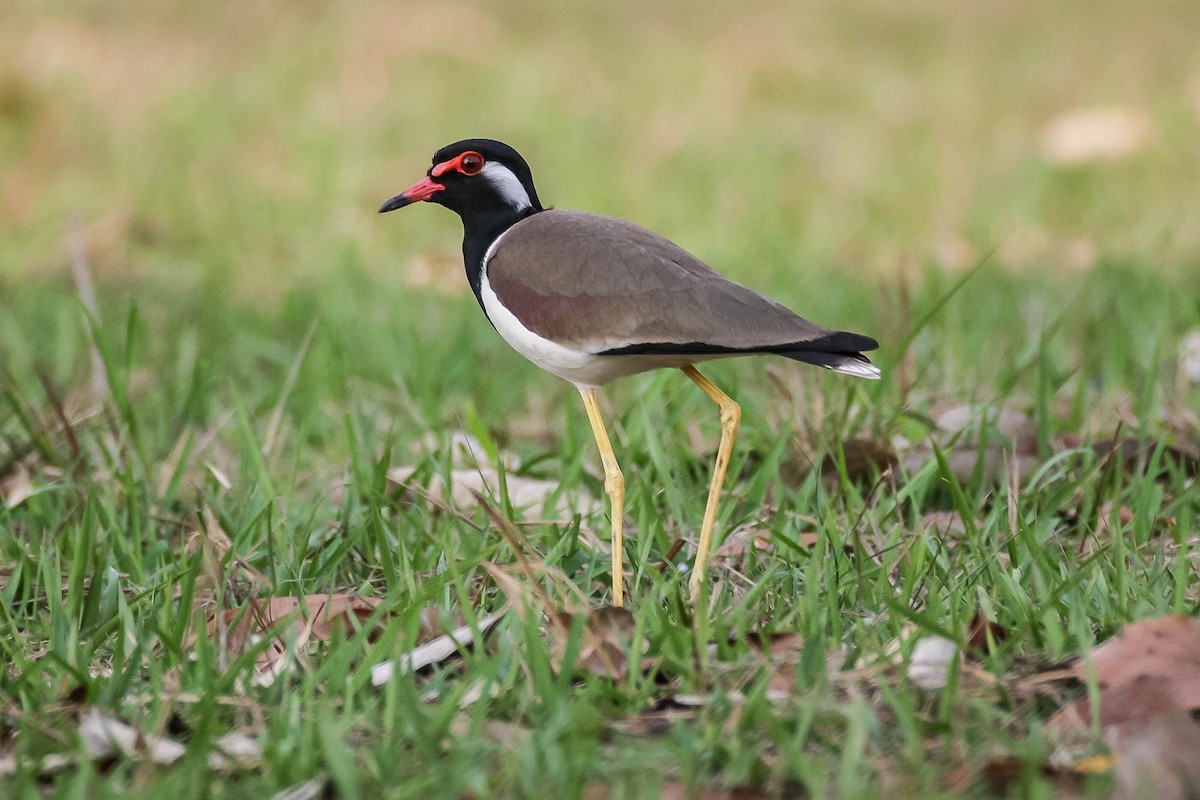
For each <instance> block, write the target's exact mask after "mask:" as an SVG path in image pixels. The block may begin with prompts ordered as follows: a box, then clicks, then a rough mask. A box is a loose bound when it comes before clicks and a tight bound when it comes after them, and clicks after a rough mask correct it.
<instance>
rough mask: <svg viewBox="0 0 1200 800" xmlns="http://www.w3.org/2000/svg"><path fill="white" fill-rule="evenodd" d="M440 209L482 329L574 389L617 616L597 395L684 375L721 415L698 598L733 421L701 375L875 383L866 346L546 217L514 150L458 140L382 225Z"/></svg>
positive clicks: (611, 473) (581, 225)
mask: <svg viewBox="0 0 1200 800" xmlns="http://www.w3.org/2000/svg"><path fill="white" fill-rule="evenodd" d="M420 202H427V203H435V204H437V205H441V206H445V207H446V208H448V209H450V210H451V211H453V212H455V213H456V214H458V216H459V218H460V219H461V220H462V224H463V243H462V250H463V262H464V265H465V267H466V273H467V281H468V283H469V284H470V286H471V290H472V291H473V292H474V294H475V299H476V300H477V301H478V303H479V306H480V308H482V309H483V313H484V315H486V317H487V319H488V320H489V321H490V322H491V324H492V326H493V327H494V328H495V329H496V331H497V332H498V333H499V334H500V336H501V338H503V339H504V340H505V341H506V342H507V343H508V344H509V345H510V346H511V347H512V348H513V349H514V350H516V351H517V352H518V353H520V354H521V355H522V356H524V357H525V358H527V359H529V360H530V361H532V362H533V363H534V364H536V365H537V366H539V367H541V368H542V369H543V370H545V371H547V372H549V373H551V374H552V375H555V376H557V377H559V378H561V379H563V380H565V381H567V382H569V383H571V384H574V386H575V387H576V389H577V390H578V391H579V393H580V396H581V397H582V399H583V406H584V410H585V412H586V413H587V417H588V421H589V423H590V425H591V428H592V434H593V436H594V438H595V440H596V447H597V449H598V450H599V451H600V461H601V463H602V465H603V467H604V490H605V494H606V495H607V496H608V499H609V510H610V515H611V516H610V521H611V528H612V604H613V605H615V606H622V605H623V604H624V578H623V561H622V559H623V549H624V527H623V525H624V516H623V515H624V503H625V479H624V475H623V474H622V472H621V468H620V465H619V464H618V462H617V458H616V455H615V453H614V451H613V447H612V443H611V441H610V440H609V437H608V431H607V430H606V428H605V426H604V420H603V418H602V417H601V414H600V408H599V405H598V402H597V394H596V392H597V390H598V389H599V388H600V387H601V386H603V385H605V384H607V383H609V382H610V381H612V380H615V379H617V378H622V377H626V376H629V375H634V374H637V373H641V372H647V371H649V370H656V369H663V368H673V369H679V370H681V371H682V372H683V374H684V375H686V376H687V377H688V378H689V379H691V381H692V382H693V383H694V384H696V386H698V387H699V388H700V389H701V391H703V392H704V393H705V394H706V395H707V396H708V397H709V398H710V399H711V400H712V401H713V402H714V403H716V405H717V407H718V409H719V412H720V421H721V438H720V441H719V443H718V445H717V456H716V463H715V465H714V466H713V472H712V478H711V481H710V483H709V490H708V499H707V501H706V503H705V509H704V517H703V520H702V522H701V526H700V538H699V541H698V542H697V545H696V557H695V561H694V565H693V568H692V574H691V576H690V578H689V582H688V588H689V591H690V596H691V599H692V602H693V603H695V602H696V601H697V599H698V598H699V596H700V591H701V587H702V582H703V581H704V577H705V574H706V571H707V567H708V561H709V556H710V554H711V551H712V539H713V528H714V526H715V524H716V518H717V510H718V505H719V503H720V496H721V487H722V485H723V484H724V480H725V474H726V472H727V471H728V469H729V459H730V456H731V454H732V451H733V443H734V439H735V438H736V436H737V430H738V423H739V421H740V420H741V407H740V406H739V405H738V404H737V403H736V402H735V401H734V400H733V399H732V398H731V397H729V396H728V395H727V394H725V393H724V392H723V391H721V390H720V389H719V388H717V386H716V385H715V384H714V383H712V381H710V380H709V379H708V378H706V377H705V376H704V375H703V374H701V373H700V371H699V370H698V369H697V368H696V364H698V363H701V362H706V361H711V360H714V359H720V358H729V357H733V356H747V355H779V356H784V357H785V358H789V359H792V360H794V361H800V362H804V363H807V364H815V365H817V366H820V367H824V368H826V369H829V370H832V371H834V372H840V373H844V374H847V375H853V376H857V377H860V378H869V379H878V378H879V377H880V370H879V368H878V367H876V366H874V365H873V364H871V362H870V360H869V359H868V358H867V357H866V356H864V355H863V351H870V350H874V349H876V348H878V347H879V343H878V342H877V341H876V340H875V339H872V338H871V337H869V336H864V335H862V334H858V333H849V332H847V331H838V330H832V329H830V328H825V327H822V326H820V325H817V324H814V323H812V322H809V321H808V320H806V319H804V318H803V317H801V316H799V315H798V314H796V313H795V312H793V311H791V310H790V309H788V308H786V307H785V306H783V305H781V304H779V303H777V302H775V301H774V300H771V299H770V298H768V297H766V296H765V295H763V294H760V293H758V292H756V291H754V290H753V289H750V288H747V287H745V286H742V285H741V284H738V283H735V282H734V281H732V280H730V279H728V278H726V277H725V276H723V275H721V274H720V273H718V272H716V271H715V270H713V269H712V268H711V267H709V266H708V265H707V264H705V263H704V262H703V261H701V260H700V259H699V258H697V257H696V256H694V255H692V254H691V253H689V252H688V251H686V250H684V249H683V248H682V247H680V246H679V245H677V244H675V243H674V242H671V241H669V240H668V239H666V238H664V237H662V236H659V235H658V234H656V233H653V232H651V231H649V230H647V229H645V228H643V227H640V226H638V225H635V224H633V223H631V222H626V221H624V220H620V219H615V218H613V217H608V216H603V215H600V214H594V213H590V212H586V211H570V210H560V209H555V208H546V207H545V206H543V205H542V203H541V201H540V200H539V199H538V193H537V189H536V188H535V187H534V182H533V173H532V171H531V170H530V168H529V165H528V164H527V163H526V161H525V159H524V158H522V157H521V155H520V154H519V153H518V152H517V151H516V150H515V149H513V148H512V147H511V146H509V145H507V144H505V143H503V142H500V141H497V140H495V139H464V140H462V141H459V142H455V143H454V144H450V145H447V146H445V147H443V148H441V149H440V150H438V151H437V152H436V153H435V154H434V156H433V163H432V165H431V166H430V168H429V170H428V171H427V172H426V174H425V177H424V178H422V179H421V180H419V181H418V182H417V183H415V184H413V185H412V186H410V187H409V188H408V189H405V190H404V191H403V192H401V193H400V194H398V195H396V196H395V197H392V198H390V199H389V200H387V201H386V202H384V203H383V205H382V206H381V207H380V208H379V213H380V214H383V213H386V212H389V211H395V210H397V209H400V208H404V207H406V206H409V205H412V204H414V203H420Z"/></svg>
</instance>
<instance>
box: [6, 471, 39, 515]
mask: <svg viewBox="0 0 1200 800" xmlns="http://www.w3.org/2000/svg"><path fill="white" fill-rule="evenodd" d="M36 492H37V489H36V488H35V487H34V485H33V480H32V479H31V478H30V477H29V471H28V470H26V469H25V468H24V467H17V469H16V470H15V471H14V472H13V473H11V474H9V475H6V476H4V477H3V478H0V499H2V500H4V507H5V508H7V509H9V510H10V511H11V510H12V509H14V508H16V507H17V506H19V505H21V503H24V502H25V501H26V500H28V499H29V498H30V497H33V495H34V494H35V493H36Z"/></svg>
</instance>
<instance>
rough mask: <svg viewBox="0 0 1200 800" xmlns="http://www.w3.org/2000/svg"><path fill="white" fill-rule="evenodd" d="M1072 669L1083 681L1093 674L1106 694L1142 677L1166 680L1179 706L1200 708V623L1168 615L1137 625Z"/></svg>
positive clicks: (1165, 684)
mask: <svg viewBox="0 0 1200 800" xmlns="http://www.w3.org/2000/svg"><path fill="white" fill-rule="evenodd" d="M1089 661H1090V667H1089V664H1088V662H1089ZM1073 670H1074V671H1075V674H1076V676H1078V677H1079V679H1080V680H1087V678H1088V673H1089V672H1091V671H1094V673H1095V676H1096V682H1097V684H1099V686H1100V687H1101V689H1109V688H1114V687H1116V686H1119V685H1120V684H1123V683H1127V682H1130V681H1132V680H1134V679H1136V678H1140V677H1143V676H1151V677H1155V678H1161V679H1163V681H1164V684H1163V685H1164V687H1165V688H1166V689H1167V690H1168V691H1169V692H1170V694H1171V696H1172V698H1173V699H1174V702H1175V703H1176V705H1178V706H1180V707H1181V708H1184V709H1193V708H1200V619H1195V618H1192V617H1182V616H1167V617H1158V618H1155V619H1147V620H1142V621H1140V622H1135V623H1133V624H1131V625H1129V626H1128V627H1127V628H1126V629H1125V630H1124V631H1122V632H1121V634H1120V635H1119V636H1116V637H1114V638H1112V639H1109V640H1108V641H1107V642H1105V643H1104V644H1101V645H1100V646H1098V647H1095V648H1093V649H1092V652H1091V657H1090V659H1080V660H1079V661H1077V662H1076V663H1075V664H1074V666H1073Z"/></svg>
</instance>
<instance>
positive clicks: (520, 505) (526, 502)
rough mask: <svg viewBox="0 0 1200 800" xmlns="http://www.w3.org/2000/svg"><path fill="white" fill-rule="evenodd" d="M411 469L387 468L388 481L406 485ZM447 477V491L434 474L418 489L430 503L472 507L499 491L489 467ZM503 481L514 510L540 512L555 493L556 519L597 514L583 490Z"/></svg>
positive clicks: (593, 501) (517, 478)
mask: <svg viewBox="0 0 1200 800" xmlns="http://www.w3.org/2000/svg"><path fill="white" fill-rule="evenodd" d="M414 472H416V467H393V468H392V469H390V470H388V480H389V481H390V482H392V483H393V484H395V485H397V486H401V487H407V486H409V485H410V483H411V481H412V476H413V473H414ZM449 477H450V488H449V491H447V490H446V483H445V481H444V480H443V479H442V476H441V475H436V474H435V475H433V476H432V477H431V478H430V481H429V485H428V486H424V487H420V488H421V489H422V490H423V491H424V492H425V493H426V494H427V495H428V497H429V498H430V499H432V500H433V501H434V502H438V503H449V504H450V505H452V506H454V507H456V508H473V507H474V506H475V505H476V501H475V497H476V496H477V495H481V496H484V497H489V496H491V497H494V496H497V495H499V492H500V475H499V473H497V472H496V470H494V469H492V468H491V467H485V466H479V467H476V468H473V469H455V470H451V471H450V476H449ZM504 483H505V486H506V487H507V489H508V499H509V501H510V502H511V503H512V506H513V509H514V510H515V511H523V512H527V513H534V514H540V513H541V511H542V509H543V508H544V507H545V505H546V502H547V501H548V500H550V499H551V498H552V497H555V496H556V495H557V497H555V501H554V506H553V508H554V513H555V515H556V516H557V521H559V522H569V521H570V520H571V519H573V518H574V517H575V516H576V515H581V516H584V517H589V516H592V515H593V514H597V513H599V511H600V508H601V507H600V504H599V503H598V502H597V501H596V499H595V498H594V497H592V496H590V495H588V494H586V493H584V492H581V491H571V492H563V493H561V494H559V484H557V483H555V482H554V481H544V480H539V479H537V478H524V477H521V476H518V475H506V476H505V481H504Z"/></svg>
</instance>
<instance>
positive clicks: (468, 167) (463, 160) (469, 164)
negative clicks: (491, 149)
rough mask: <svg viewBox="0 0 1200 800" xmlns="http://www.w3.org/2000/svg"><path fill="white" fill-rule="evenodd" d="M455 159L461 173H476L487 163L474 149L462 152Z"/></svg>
mask: <svg viewBox="0 0 1200 800" xmlns="http://www.w3.org/2000/svg"><path fill="white" fill-rule="evenodd" d="M457 160H458V171H459V172H461V173H462V174H463V175H478V174H479V173H480V172H482V171H483V165H484V164H486V163H487V162H486V161H485V160H484V158H483V156H481V155H479V153H476V152H475V151H474V150H471V151H469V152H466V153H463V154H462V155H461V156H459V157H458V159H457Z"/></svg>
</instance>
